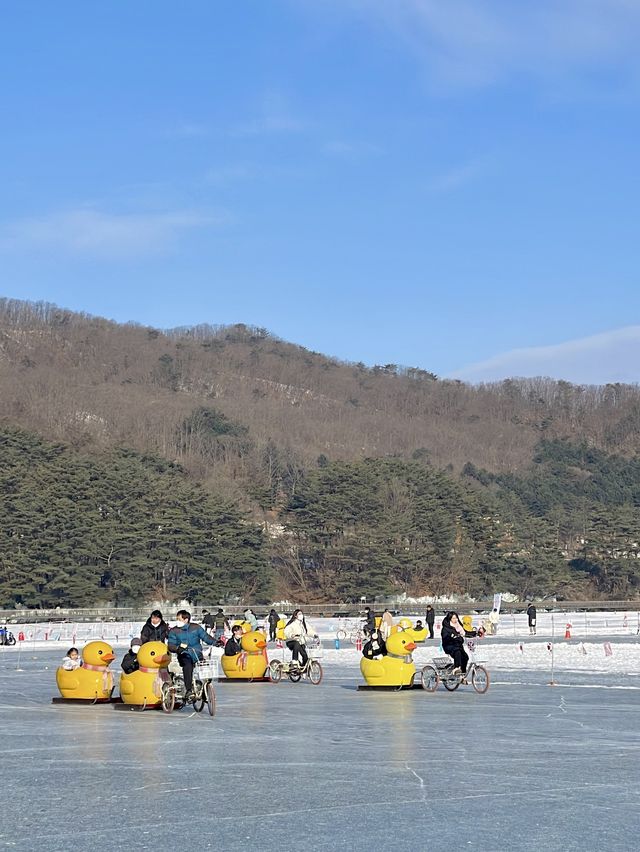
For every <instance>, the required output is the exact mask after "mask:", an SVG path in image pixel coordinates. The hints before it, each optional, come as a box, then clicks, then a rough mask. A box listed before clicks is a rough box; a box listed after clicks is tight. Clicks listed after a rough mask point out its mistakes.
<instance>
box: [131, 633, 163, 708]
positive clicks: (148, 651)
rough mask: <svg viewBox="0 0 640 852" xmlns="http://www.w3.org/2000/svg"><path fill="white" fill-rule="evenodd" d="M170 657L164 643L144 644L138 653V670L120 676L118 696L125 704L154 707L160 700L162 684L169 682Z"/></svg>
mask: <svg viewBox="0 0 640 852" xmlns="http://www.w3.org/2000/svg"><path fill="white" fill-rule="evenodd" d="M170 659H171V657H170V655H169V652H168V651H167V646H166V645H165V644H164V642H145V644H144V645H142V647H141V648H140V650H139V651H138V666H139V668H138V669H137V671H135V672H131V674H124V673H123V674H121V675H120V696H121V697H122V700H123V702H124V703H125V704H137V705H139V706H141V707H156V706H157V705H158V704H160V700H161V698H162V684H163V682H164V681H168V680H169V675H168V674H167V666H168V665H169V661H170Z"/></svg>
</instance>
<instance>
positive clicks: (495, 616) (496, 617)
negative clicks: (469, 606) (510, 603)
mask: <svg viewBox="0 0 640 852" xmlns="http://www.w3.org/2000/svg"><path fill="white" fill-rule="evenodd" d="M499 623H500V613H499V612H498V610H497V609H495V607H494V608H493V609H492V610H491V612H490V613H489V627H490V629H491V635H492V636H495V635H496V633H497V632H498V624H499Z"/></svg>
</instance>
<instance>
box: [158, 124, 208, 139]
mask: <svg viewBox="0 0 640 852" xmlns="http://www.w3.org/2000/svg"><path fill="white" fill-rule="evenodd" d="M167 135H168V136H176V137H178V138H181V139H201V138H203V137H204V136H209V135H210V130H209V128H208V127H207V126H206V125H204V124H198V123H197V122H195V121H183V122H181V123H180V124H178V125H177V126H176V127H174V128H172V129H171V130H170V131H169V132H168V134H167Z"/></svg>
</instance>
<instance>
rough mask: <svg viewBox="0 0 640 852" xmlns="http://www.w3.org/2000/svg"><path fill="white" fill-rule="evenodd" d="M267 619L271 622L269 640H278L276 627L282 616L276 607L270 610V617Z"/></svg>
mask: <svg viewBox="0 0 640 852" xmlns="http://www.w3.org/2000/svg"><path fill="white" fill-rule="evenodd" d="M267 620H268V622H269V642H275V641H276V629H277V627H278V622H279V621H280V616H279V615H278V613H277V612H276V611H275V609H272V610H271V611H270V612H269V618H268V619H267Z"/></svg>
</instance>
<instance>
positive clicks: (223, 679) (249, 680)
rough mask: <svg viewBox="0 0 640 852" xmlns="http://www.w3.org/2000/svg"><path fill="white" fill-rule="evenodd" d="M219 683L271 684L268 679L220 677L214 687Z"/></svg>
mask: <svg viewBox="0 0 640 852" xmlns="http://www.w3.org/2000/svg"><path fill="white" fill-rule="evenodd" d="M220 683H271V678H270V677H221V678H220V679H219V680H217V681H215V684H216V686H218V684H220Z"/></svg>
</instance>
